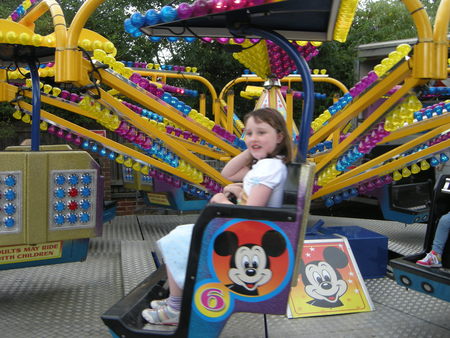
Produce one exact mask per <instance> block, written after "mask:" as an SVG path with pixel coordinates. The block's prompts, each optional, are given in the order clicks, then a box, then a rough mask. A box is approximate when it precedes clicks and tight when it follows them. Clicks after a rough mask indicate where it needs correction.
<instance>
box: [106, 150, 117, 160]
mask: <svg viewBox="0 0 450 338" xmlns="http://www.w3.org/2000/svg"><path fill="white" fill-rule="evenodd" d="M108 157H109V159H110V160H112V161H114V160H115V159H116V154H115V153H114V152H113V151H111V152H110V153H109V155H108Z"/></svg>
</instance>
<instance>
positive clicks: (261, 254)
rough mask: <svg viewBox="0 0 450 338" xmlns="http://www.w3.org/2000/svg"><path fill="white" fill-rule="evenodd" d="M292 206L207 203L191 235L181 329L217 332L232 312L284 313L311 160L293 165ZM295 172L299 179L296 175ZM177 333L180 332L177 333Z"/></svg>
mask: <svg viewBox="0 0 450 338" xmlns="http://www.w3.org/2000/svg"><path fill="white" fill-rule="evenodd" d="M290 168H291V169H290V170H289V172H290V175H289V177H288V181H290V182H291V183H287V185H288V186H289V185H290V187H291V188H290V192H292V193H293V192H294V188H293V182H294V181H296V186H297V189H296V190H297V191H298V194H295V195H296V199H295V204H294V205H295V206H296V208H293V207H292V208H291V207H289V208H283V207H281V208H262V207H249V206H235V205H233V206H228V205H209V206H207V207H206V208H205V209H204V211H203V212H202V214H201V215H200V217H199V218H198V220H197V223H196V224H195V228H194V232H193V235H192V241H191V249H190V254H189V264H188V269H187V274H186V284H185V288H184V294H183V305H182V314H181V318H180V326H179V330H183V328H184V327H185V325H186V324H188V325H189V327H188V328H186V329H187V330H188V331H187V332H188V335H189V336H190V337H195V336H197V335H198V336H202V337H205V330H204V329H201V328H204V327H205V326H207V327H208V334H207V335H206V336H208V337H215V336H218V335H219V334H220V331H221V330H222V328H223V326H224V325H225V323H226V321H227V320H228V318H229V317H230V316H231V314H232V313H234V312H253V313H266V314H278V315H284V314H285V313H286V309H287V302H288V298H289V293H290V289H291V283H292V281H297V280H298V275H297V274H296V273H295V272H294V271H295V269H296V265H298V264H297V263H296V262H297V261H299V257H300V256H301V250H302V245H303V239H304V233H305V229H306V225H307V224H306V223H307V218H308V213H309V202H310V198H311V191H312V185H313V180H314V164H312V163H308V164H303V165H291V166H290ZM295 172H297V177H296V178H295V179H294V175H295ZM180 333H181V331H180Z"/></svg>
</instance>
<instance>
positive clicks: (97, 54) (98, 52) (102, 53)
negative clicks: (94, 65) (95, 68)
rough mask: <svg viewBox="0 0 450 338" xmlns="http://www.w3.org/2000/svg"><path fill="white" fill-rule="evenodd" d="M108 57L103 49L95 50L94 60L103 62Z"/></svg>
mask: <svg viewBox="0 0 450 338" xmlns="http://www.w3.org/2000/svg"><path fill="white" fill-rule="evenodd" d="M105 57H106V53H105V51H104V50H102V49H94V59H97V60H98V61H101V62H103V60H104V59H105Z"/></svg>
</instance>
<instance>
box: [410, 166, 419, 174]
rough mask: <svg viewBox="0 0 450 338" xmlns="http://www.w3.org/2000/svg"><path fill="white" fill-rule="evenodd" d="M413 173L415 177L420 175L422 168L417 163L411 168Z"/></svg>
mask: <svg viewBox="0 0 450 338" xmlns="http://www.w3.org/2000/svg"><path fill="white" fill-rule="evenodd" d="M411 172H412V173H413V174H414V175H415V174H418V173H420V167H419V166H418V165H417V163H414V164H413V165H412V166H411Z"/></svg>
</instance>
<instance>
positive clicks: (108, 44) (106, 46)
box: [103, 41, 114, 54]
mask: <svg viewBox="0 0 450 338" xmlns="http://www.w3.org/2000/svg"><path fill="white" fill-rule="evenodd" d="M103 50H104V51H105V52H106V53H108V54H110V53H112V52H113V51H114V44H113V43H112V42H111V41H106V42H105V43H104V44H103Z"/></svg>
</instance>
